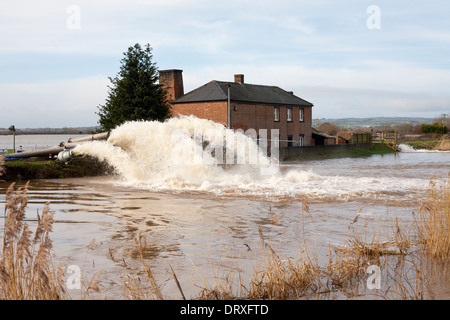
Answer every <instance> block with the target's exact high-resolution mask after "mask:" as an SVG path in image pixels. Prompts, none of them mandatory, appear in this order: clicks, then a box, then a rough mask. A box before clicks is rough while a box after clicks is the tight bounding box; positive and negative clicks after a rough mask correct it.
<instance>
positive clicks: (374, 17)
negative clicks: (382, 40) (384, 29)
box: [366, 5, 381, 30]
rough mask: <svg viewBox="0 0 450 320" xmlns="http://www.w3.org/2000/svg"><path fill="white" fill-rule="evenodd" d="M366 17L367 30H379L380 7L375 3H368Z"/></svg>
mask: <svg viewBox="0 0 450 320" xmlns="http://www.w3.org/2000/svg"><path fill="white" fill-rule="evenodd" d="M367 14H368V15H369V17H368V18H367V21H366V25H367V28H368V29H369V30H380V29H381V9H380V7H379V6H377V5H370V6H368V7H367Z"/></svg>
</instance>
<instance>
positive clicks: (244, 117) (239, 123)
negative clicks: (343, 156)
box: [231, 102, 312, 147]
mask: <svg viewBox="0 0 450 320" xmlns="http://www.w3.org/2000/svg"><path fill="white" fill-rule="evenodd" d="M235 106H236V110H235ZM300 108H301V107H299V106H292V121H287V109H288V107H287V106H279V110H280V121H274V109H275V106H274V105H259V104H245V103H235V102H232V103H231V126H232V128H233V129H242V130H244V131H246V130H248V129H255V130H256V131H258V130H259V129H267V130H268V132H267V134H268V136H270V130H271V129H278V130H279V133H280V147H285V146H287V145H288V141H287V140H288V136H292V140H293V142H292V143H293V146H295V145H296V142H297V141H298V140H299V136H300V135H303V145H304V146H310V145H311V144H312V140H311V138H312V131H311V125H312V108H311V107H303V121H302V122H300V121H299V116H300Z"/></svg>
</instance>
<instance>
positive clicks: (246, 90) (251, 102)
mask: <svg viewBox="0 0 450 320" xmlns="http://www.w3.org/2000/svg"><path fill="white" fill-rule="evenodd" d="M159 76H160V77H159V83H160V84H161V85H163V86H165V87H166V89H167V90H168V94H169V98H170V99H171V100H172V113H173V116H174V117H176V116H178V115H194V116H196V117H198V118H202V119H209V120H212V121H214V122H218V123H221V124H223V125H225V126H228V127H230V128H232V129H242V130H244V131H247V130H248V129H255V130H256V132H259V130H260V129H267V132H269V135H270V132H271V131H270V130H271V129H278V130H279V139H280V147H286V146H310V145H312V144H313V141H312V127H311V126H312V107H313V104H312V103H310V102H308V101H306V100H303V99H301V98H299V97H297V96H295V95H294V94H293V92H290V91H285V90H283V89H281V88H279V87H276V86H265V85H255V84H247V83H245V82H244V75H242V74H236V75H235V76H234V82H226V81H215V80H214V81H211V82H208V83H207V84H205V85H203V86H201V87H199V88H197V89H195V90H192V91H191V92H188V93H186V94H184V89H183V88H184V87H183V76H182V70H160V71H159Z"/></svg>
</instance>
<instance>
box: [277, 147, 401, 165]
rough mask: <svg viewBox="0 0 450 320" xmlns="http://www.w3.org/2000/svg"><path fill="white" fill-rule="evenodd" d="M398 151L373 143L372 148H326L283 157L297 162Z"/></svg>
mask: <svg viewBox="0 0 450 320" xmlns="http://www.w3.org/2000/svg"><path fill="white" fill-rule="evenodd" d="M395 152H396V151H395V150H393V149H391V148H389V147H388V146H386V145H385V144H383V143H372V145H371V146H370V148H367V149H363V148H354V149H347V150H324V151H314V152H306V153H303V154H301V155H298V156H290V157H286V158H284V159H283V162H297V161H310V160H326V159H339V158H359V157H370V156H373V155H383V154H392V153H395Z"/></svg>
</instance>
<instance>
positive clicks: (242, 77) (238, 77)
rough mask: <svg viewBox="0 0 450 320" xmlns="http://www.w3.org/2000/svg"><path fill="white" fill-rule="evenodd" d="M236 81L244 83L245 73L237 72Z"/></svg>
mask: <svg viewBox="0 0 450 320" xmlns="http://www.w3.org/2000/svg"><path fill="white" fill-rule="evenodd" d="M234 82H236V83H241V84H242V83H244V75H243V74H235V75H234Z"/></svg>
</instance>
